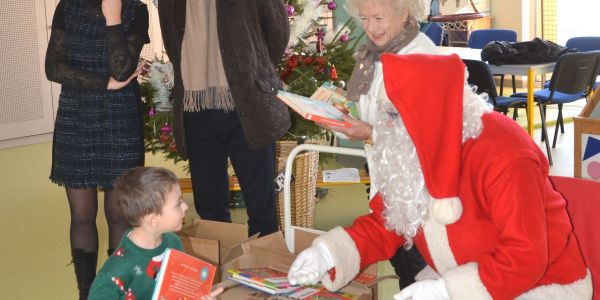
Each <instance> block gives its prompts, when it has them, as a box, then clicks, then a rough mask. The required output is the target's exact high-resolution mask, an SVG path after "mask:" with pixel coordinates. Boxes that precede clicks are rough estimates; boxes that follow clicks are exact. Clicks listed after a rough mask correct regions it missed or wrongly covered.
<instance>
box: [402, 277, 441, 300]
mask: <svg viewBox="0 0 600 300" xmlns="http://www.w3.org/2000/svg"><path fill="white" fill-rule="evenodd" d="M409 299H412V300H449V299H450V296H449V295H448V290H447V289H446V283H445V282H444V279H443V278H439V279H435V280H431V279H430V280H422V281H417V282H415V283H413V284H411V285H409V286H407V287H406V288H404V289H402V290H401V291H400V293H398V294H396V295H394V300H409Z"/></svg>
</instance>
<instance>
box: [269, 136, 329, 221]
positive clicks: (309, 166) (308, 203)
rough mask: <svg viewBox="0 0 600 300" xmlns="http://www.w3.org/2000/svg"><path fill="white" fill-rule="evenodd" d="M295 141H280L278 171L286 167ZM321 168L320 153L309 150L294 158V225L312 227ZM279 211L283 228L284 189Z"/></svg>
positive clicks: (278, 207) (280, 194)
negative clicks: (318, 176) (318, 175)
mask: <svg viewBox="0 0 600 300" xmlns="http://www.w3.org/2000/svg"><path fill="white" fill-rule="evenodd" d="M296 146H297V144H296V142H295V141H278V142H277V147H276V155H277V161H276V167H277V170H278V172H279V171H282V170H283V169H284V168H285V163H286V161H287V157H288V155H289V153H290V151H292V149H294V147H296ZM318 169H319V153H318V152H316V151H308V152H304V153H302V154H299V155H297V156H296V158H295V159H294V165H293V171H292V174H293V178H294V180H293V181H292V184H291V191H290V195H291V206H292V209H291V212H292V225H294V226H301V227H307V228H312V227H313V224H314V217H315V203H316V198H315V194H316V189H317V172H318ZM277 212H278V215H279V227H280V228H283V218H284V213H283V191H281V192H279V194H278V205H277Z"/></svg>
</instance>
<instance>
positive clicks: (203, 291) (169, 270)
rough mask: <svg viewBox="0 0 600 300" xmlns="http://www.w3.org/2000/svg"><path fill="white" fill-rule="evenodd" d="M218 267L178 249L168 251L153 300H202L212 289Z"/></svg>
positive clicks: (157, 279)
mask: <svg viewBox="0 0 600 300" xmlns="http://www.w3.org/2000/svg"><path fill="white" fill-rule="evenodd" d="M215 272H216V267H215V266H213V265H211V264H209V263H207V262H205V261H203V260H201V259H198V258H196V257H193V256H191V255H188V254H185V253H183V252H181V251H179V250H176V249H167V250H166V252H165V257H164V259H163V261H162V264H161V266H160V271H159V272H158V275H157V277H156V287H155V288H154V294H152V300H171V299H173V300H177V299H188V300H196V299H197V300H200V299H201V298H202V296H204V295H208V294H209V293H210V290H211V288H212V283H213V279H214V277H215Z"/></svg>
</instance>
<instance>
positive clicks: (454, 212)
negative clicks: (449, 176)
mask: <svg viewBox="0 0 600 300" xmlns="http://www.w3.org/2000/svg"><path fill="white" fill-rule="evenodd" d="M462 212H463V207H462V203H461V202H460V199H459V198H458V197H451V198H441V199H435V198H434V199H433V203H432V205H431V215H432V216H433V218H434V219H436V220H437V221H438V222H440V223H442V224H444V225H448V224H452V223H454V222H456V221H458V219H460V216H462Z"/></svg>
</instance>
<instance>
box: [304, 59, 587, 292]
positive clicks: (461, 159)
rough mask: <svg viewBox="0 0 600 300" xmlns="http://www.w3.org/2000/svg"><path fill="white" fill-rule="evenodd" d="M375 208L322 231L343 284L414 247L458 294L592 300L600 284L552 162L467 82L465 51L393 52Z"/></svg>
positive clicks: (380, 128)
mask: <svg viewBox="0 0 600 300" xmlns="http://www.w3.org/2000/svg"><path fill="white" fill-rule="evenodd" d="M382 63H383V72H384V83H385V84H384V85H385V86H384V88H385V92H382V93H381V95H387V98H385V99H381V101H382V102H381V103H380V105H379V111H380V112H379V113H380V114H379V115H378V119H377V122H376V124H375V125H374V129H373V139H374V155H375V156H376V157H375V160H376V161H377V162H378V164H377V166H376V167H377V168H378V170H377V172H376V174H378V176H379V178H373V180H374V181H375V183H376V184H377V185H378V186H379V187H380V192H379V193H378V194H377V195H376V196H375V197H374V198H373V199H372V200H371V202H370V208H371V210H372V212H371V213H370V214H368V215H365V216H362V217H359V218H357V219H356V220H355V222H354V224H353V225H352V226H351V227H349V228H341V227H337V228H335V229H333V230H331V231H330V232H328V233H326V234H325V235H323V236H321V237H319V238H318V239H316V240H315V242H314V243H315V245H320V246H321V247H322V246H325V247H326V248H327V249H328V250H329V252H330V254H331V257H332V259H333V265H334V268H335V272H330V273H331V274H335V275H331V276H325V277H324V278H323V280H322V281H323V284H324V285H325V286H326V287H327V288H329V289H331V290H337V289H340V288H341V287H343V286H344V285H346V284H347V283H348V282H349V281H350V280H352V279H353V278H354V277H355V276H356V275H357V274H358V273H359V271H360V270H361V269H363V268H364V267H366V266H368V265H370V264H372V263H374V262H377V261H381V260H385V259H387V258H389V257H391V256H392V255H393V254H394V253H395V252H396V250H397V249H398V248H399V247H403V246H405V247H406V246H412V245H415V246H416V247H417V248H418V249H419V252H420V253H421V254H422V255H423V257H424V258H425V260H426V261H427V263H428V265H429V267H430V269H429V270H432V271H435V272H431V273H432V274H433V275H434V276H440V277H441V278H442V279H443V281H444V282H445V286H446V289H447V293H448V295H449V297H450V298H451V299H515V298H517V299H590V298H591V295H592V285H591V277H590V274H589V272H588V270H587V268H586V266H585V264H584V261H583V258H582V256H581V253H580V251H579V247H578V245H577V241H576V239H575V236H574V235H573V229H572V227H571V224H570V220H569V216H568V215H567V210H566V202H565V200H564V199H563V198H562V196H561V195H560V194H559V193H558V192H556V191H555V190H554V189H553V187H552V185H551V184H550V181H549V179H548V168H549V167H548V161H547V159H546V157H545V156H544V154H543V153H542V152H541V151H540V149H539V148H538V146H537V145H536V144H535V143H534V142H533V141H532V140H531V138H530V137H529V136H528V135H527V134H526V133H525V131H524V130H523V129H522V128H520V127H519V126H518V125H517V124H516V123H515V122H514V121H512V120H510V119H508V118H507V117H505V116H503V115H502V114H499V113H496V112H494V111H492V110H491V109H490V107H489V106H488V105H487V104H486V101H485V96H484V97H483V98H482V97H480V96H478V95H476V94H475V93H474V92H473V91H472V88H471V87H469V86H468V85H467V84H466V83H465V78H466V77H465V67H464V65H463V63H462V61H461V60H460V58H459V57H458V56H456V55H450V56H434V55H424V54H414V55H401V56H400V55H393V54H386V55H384V56H383V57H382Z"/></svg>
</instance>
